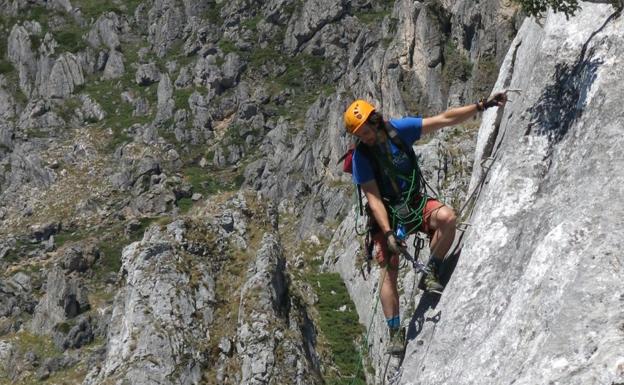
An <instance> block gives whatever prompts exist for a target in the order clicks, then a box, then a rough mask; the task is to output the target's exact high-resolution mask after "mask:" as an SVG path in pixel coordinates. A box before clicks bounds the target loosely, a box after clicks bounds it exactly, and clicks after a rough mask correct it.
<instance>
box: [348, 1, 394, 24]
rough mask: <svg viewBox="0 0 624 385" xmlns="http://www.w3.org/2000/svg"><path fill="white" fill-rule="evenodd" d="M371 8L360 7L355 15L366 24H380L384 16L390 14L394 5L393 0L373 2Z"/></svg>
mask: <svg viewBox="0 0 624 385" xmlns="http://www.w3.org/2000/svg"><path fill="white" fill-rule="evenodd" d="M373 4H375V6H372V7H371V8H363V9H358V10H357V11H356V12H354V14H353V16H355V17H357V18H358V19H359V20H360V21H362V23H364V24H366V25H373V24H379V22H380V21H381V20H383V18H384V17H386V16H389V15H390V13H391V12H392V7H393V6H394V1H393V0H383V1H378V2H375V3H373Z"/></svg>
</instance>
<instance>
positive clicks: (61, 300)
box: [30, 267, 90, 334]
mask: <svg viewBox="0 0 624 385" xmlns="http://www.w3.org/2000/svg"><path fill="white" fill-rule="evenodd" d="M89 308H90V305H89V302H88V298H87V293H86V291H85V289H84V283H83V282H82V280H81V279H80V277H78V276H77V275H75V274H66V273H65V271H63V270H62V269H60V268H58V267H54V268H53V269H52V270H51V271H50V273H49V274H48V280H47V283H46V285H45V295H44V296H43V297H42V299H41V300H40V301H39V304H37V307H36V308H35V314H34V316H33V319H32V321H31V323H30V328H31V330H32V331H33V332H34V333H37V334H47V333H49V332H50V331H52V330H53V328H54V327H55V326H57V325H58V324H60V323H63V322H65V321H67V320H68V319H71V318H74V317H76V316H77V315H79V314H80V313H83V312H85V311H86V310H88V309H89Z"/></svg>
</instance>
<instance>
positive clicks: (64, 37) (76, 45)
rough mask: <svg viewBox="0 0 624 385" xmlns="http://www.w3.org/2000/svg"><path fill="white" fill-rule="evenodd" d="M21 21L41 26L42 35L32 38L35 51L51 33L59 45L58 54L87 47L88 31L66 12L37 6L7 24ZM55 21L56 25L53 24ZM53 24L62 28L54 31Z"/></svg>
mask: <svg viewBox="0 0 624 385" xmlns="http://www.w3.org/2000/svg"><path fill="white" fill-rule="evenodd" d="M20 19H21V20H36V21H38V22H39V24H41V35H40V36H31V41H32V43H33V48H34V49H36V48H37V47H38V46H39V45H40V43H41V38H43V36H45V34H46V33H47V32H50V33H51V34H52V36H53V37H54V40H56V42H57V43H58V44H59V47H58V48H57V52H65V51H69V52H78V51H80V50H82V49H84V48H86V46H87V45H86V43H85V41H84V39H83V35H84V34H85V33H86V29H85V28H83V27H81V26H80V25H78V23H77V22H76V20H75V19H74V18H73V17H72V16H71V15H67V14H65V13H64V12H61V11H59V10H51V9H47V8H46V7H44V6H40V5H36V6H33V7H30V8H28V9H27V10H26V12H25V13H24V15H23V16H22V15H20V17H19V18H11V19H9V20H7V22H8V23H9V25H13V24H15V23H17V22H18V21H19V20H20ZM53 19H54V23H51V21H52V20H53ZM58 20H62V23H59V21H58ZM51 24H53V25H60V27H59V29H58V30H57V29H52V28H51Z"/></svg>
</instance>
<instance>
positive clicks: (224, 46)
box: [219, 39, 239, 55]
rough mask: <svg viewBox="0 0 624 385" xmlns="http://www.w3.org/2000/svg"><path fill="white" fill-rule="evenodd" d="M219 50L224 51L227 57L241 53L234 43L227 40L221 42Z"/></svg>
mask: <svg viewBox="0 0 624 385" xmlns="http://www.w3.org/2000/svg"><path fill="white" fill-rule="evenodd" d="M219 49H221V51H223V54H224V55H227V54H228V53H230V52H239V49H238V48H237V47H236V45H235V44H234V42H233V41H231V40H227V39H221V40H219Z"/></svg>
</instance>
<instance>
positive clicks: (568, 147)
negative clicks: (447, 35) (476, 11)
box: [325, 3, 624, 385]
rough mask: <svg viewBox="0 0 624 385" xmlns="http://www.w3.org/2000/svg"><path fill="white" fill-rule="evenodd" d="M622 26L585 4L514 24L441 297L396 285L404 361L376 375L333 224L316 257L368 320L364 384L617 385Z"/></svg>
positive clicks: (621, 333)
mask: <svg viewBox="0 0 624 385" xmlns="http://www.w3.org/2000/svg"><path fill="white" fill-rule="evenodd" d="M623 23H624V19H623V18H622V16H621V11H617V12H616V11H615V10H614V8H613V7H611V6H608V5H604V4H602V5H598V4H596V5H594V4H587V3H586V4H583V9H582V11H580V12H579V13H578V14H577V15H576V16H575V17H572V18H570V19H569V20H566V18H565V17H564V16H563V15H558V14H552V13H550V14H548V15H547V16H546V17H545V18H544V19H543V20H537V21H536V20H534V19H527V20H526V21H525V22H524V23H523V25H522V27H521V29H520V31H519V32H518V35H517V36H516V38H515V40H514V41H513V43H512V45H511V47H510V50H509V52H508V54H507V56H506V58H505V61H504V63H503V65H502V68H501V71H500V75H499V78H498V81H497V83H496V85H495V89H499V90H502V89H511V90H517V92H513V93H512V92H510V94H509V95H510V99H511V100H510V102H509V103H508V104H507V105H506V106H505V107H504V108H497V109H495V110H488V111H487V112H486V113H485V114H484V117H483V122H482V124H481V127H480V131H479V135H478V142H477V147H476V153H475V163H474V168H473V170H474V172H473V174H472V181H471V184H470V191H475V192H476V197H477V198H476V200H475V205H474V211H473V213H472V216H471V218H470V219H469V223H470V225H471V226H469V227H468V230H467V231H466V234H465V237H464V241H463V250H462V252H461V258H459V261H458V263H457V266H456V268H455V273H454V275H453V276H452V277H451V278H450V281H449V283H448V285H447V287H446V290H445V292H444V295H443V296H442V297H441V298H438V297H434V296H430V295H426V294H422V295H420V293H418V292H416V294H414V290H413V286H412V282H413V280H414V277H413V274H412V273H408V274H406V275H405V276H404V277H403V280H402V282H401V283H402V286H403V291H404V295H403V298H402V306H403V309H404V311H403V314H402V316H403V319H405V322H404V324H405V327H406V329H407V339H408V343H407V350H406V355H405V358H404V361H403V362H402V366H400V367H399V366H398V364H397V363H393V362H389V367H390V370H389V371H387V373H388V374H387V375H385V376H384V375H383V373H384V372H383V371H384V370H385V369H384V364H386V362H387V361H386V360H385V359H384V356H383V354H382V353H381V351H382V349H383V346H384V343H385V342H381V341H382V340H384V339H385V338H386V337H385V336H384V334H383V325H382V320H380V319H375V317H377V318H381V317H379V315H377V316H375V314H374V308H372V307H371V303H370V300H366V299H369V298H374V297H373V296H374V295H376V285H375V284H374V283H375V280H373V279H371V280H369V282H363V281H362V280H361V277H360V276H359V275H360V273H359V267H360V263H361V261H360V260H358V258H357V256H356V255H357V253H358V252H359V245H358V243H357V242H353V241H352V239H351V238H350V237H349V229H350V228H352V226H353V219H352V218H348V219H346V220H345V222H344V223H343V224H342V225H341V227H340V229H339V231H337V233H336V237H335V238H334V239H333V240H332V242H331V245H330V248H329V249H328V250H327V253H326V255H325V259H326V263H327V265H328V268H330V269H335V270H337V271H339V272H340V274H341V275H342V276H343V278H344V279H345V282H346V284H347V286H348V288H349V291H350V293H351V294H352V296H353V297H354V302H355V304H356V307H357V308H358V313H359V314H360V318H361V319H364V320H367V322H373V323H372V325H373V326H374V327H375V331H374V333H375V334H374V336H375V337H374V339H373V340H374V341H376V343H373V344H372V345H373V346H372V347H371V352H372V354H373V355H376V356H375V359H374V360H373V362H375V363H377V365H378V368H379V369H378V370H377V373H378V374H379V373H382V374H380V375H378V377H377V381H378V382H380V383H381V382H383V381H386V382H388V381H390V382H392V383H398V384H406V385H407V384H410V385H412V384H450V383H453V384H477V383H478V384H502V383H513V384H605V385H617V384H622V383H624V355H623V354H622V352H623V351H624V350H623V348H624V323H623V321H624V313H623V312H622V309H624V307H623V304H624V302H623V301H624V292H623V291H622V285H621V276H622V271H623V270H622V269H623V266H624V265H623V263H624V260H623V259H622V253H621V248H622V245H623V243H622V240H621V237H620V236H619V234H620V233H621V230H622V228H623V227H622V226H623V224H624V223H623V222H622V220H621V218H622V210H623V207H622V204H621V199H620V197H621V196H622V193H623V188H622V186H624V184H623V182H624V174H623V173H622V171H621V170H622V166H623V165H624V157H623V156H622V154H623V153H624V152H623V151H622V150H623V149H624V148H623V147H624V140H623V139H622V135H621V134H622V132H623V130H622V125H623V122H624V115H623V114H622V112H621V108H619V107H618V100H617V96H616V95H617V94H619V93H620V92H621V91H620V89H621V84H622V82H623V81H624V72H622V70H621V68H620V67H619V66H618V64H617V63H618V62H619V61H620V60H621V58H622V55H623V54H624V52H623V51H622V47H624V45H623V44H622V43H623V42H622V36H623V35H622V30H623V29H622V26H623ZM481 166H483V167H481ZM449 262H450V261H449ZM376 274H378V273H376ZM356 298H360V300H359V301H358V300H356ZM371 319H373V321H368V320H371ZM386 365H388V364H386Z"/></svg>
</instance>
